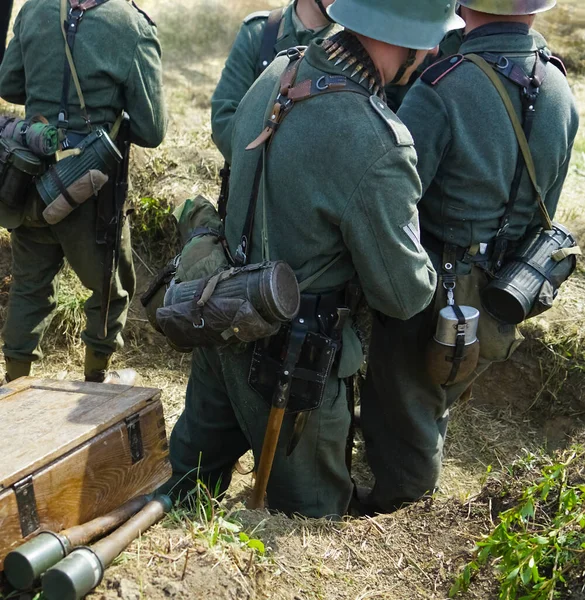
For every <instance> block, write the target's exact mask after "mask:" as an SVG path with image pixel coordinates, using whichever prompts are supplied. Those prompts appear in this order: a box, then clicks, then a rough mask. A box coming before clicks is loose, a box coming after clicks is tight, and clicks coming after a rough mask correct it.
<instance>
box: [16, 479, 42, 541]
mask: <svg viewBox="0 0 585 600" xmlns="http://www.w3.org/2000/svg"><path fill="white" fill-rule="evenodd" d="M12 489H13V490H14V495H15V496H16V505H17V506H18V516H19V518H20V530H21V532H22V537H27V536H28V535H30V534H31V533H33V532H34V531H36V530H37V529H38V528H39V527H40V526H41V524H40V521H39V514H38V511H37V501H36V498H35V488H34V485H33V478H32V475H29V476H28V477H25V478H24V479H21V480H20V481H19V482H18V483H15V484H14V485H13V486H12Z"/></svg>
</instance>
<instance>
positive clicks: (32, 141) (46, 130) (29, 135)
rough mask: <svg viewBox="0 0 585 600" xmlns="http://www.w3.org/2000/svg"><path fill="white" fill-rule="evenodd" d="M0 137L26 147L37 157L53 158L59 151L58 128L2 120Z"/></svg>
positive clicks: (6, 119)
mask: <svg viewBox="0 0 585 600" xmlns="http://www.w3.org/2000/svg"><path fill="white" fill-rule="evenodd" d="M0 135H1V136H2V137H3V138H6V139H12V140H14V141H16V142H18V143H19V144H22V145H23V146H26V147H27V148H28V149H29V150H30V151H31V152H34V153H35V154H36V155H37V156H41V157H43V156H52V155H53V154H55V152H57V150H58V149H59V134H58V132H57V128H56V127H54V126H53V125H48V124H46V123H41V122H31V121H25V120H23V119H14V118H10V117H1V118H0Z"/></svg>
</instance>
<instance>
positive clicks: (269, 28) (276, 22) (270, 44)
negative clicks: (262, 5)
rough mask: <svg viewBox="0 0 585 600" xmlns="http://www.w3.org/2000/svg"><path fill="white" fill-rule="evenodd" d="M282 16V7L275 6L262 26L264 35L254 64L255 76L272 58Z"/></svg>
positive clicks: (258, 74) (261, 71)
mask: <svg viewBox="0 0 585 600" xmlns="http://www.w3.org/2000/svg"><path fill="white" fill-rule="evenodd" d="M283 16H284V8H277V9H275V10H272V11H270V13H269V14H268V20H267V21H266V26H265V27H264V35H263V36H262V44H261V46H260V54H259V56H258V64H257V66H256V77H259V76H260V75H261V74H262V73H263V72H264V70H265V69H266V68H267V67H268V65H269V64H270V63H271V62H272V61H273V60H274V54H275V52H274V47H275V46H276V42H277V40H278V31H279V29H280V23H281V22H282V17H283Z"/></svg>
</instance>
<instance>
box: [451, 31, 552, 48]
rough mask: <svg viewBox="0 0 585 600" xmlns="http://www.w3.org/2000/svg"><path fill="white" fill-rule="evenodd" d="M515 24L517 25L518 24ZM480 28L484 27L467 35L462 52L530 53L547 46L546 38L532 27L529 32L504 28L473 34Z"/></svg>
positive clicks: (462, 45)
mask: <svg viewBox="0 0 585 600" xmlns="http://www.w3.org/2000/svg"><path fill="white" fill-rule="evenodd" d="M507 25H509V24H507ZM514 25H515V26H517V25H518V24H514ZM479 29H483V28H481V27H480V28H478V29H477V30H474V31H472V32H471V33H470V34H469V35H467V36H465V38H464V40H463V44H461V48H460V49H459V53H460V54H471V53H473V52H497V53H499V54H506V53H519V54H529V53H531V52H536V51H538V50H541V49H543V48H546V40H545V39H544V38H543V37H542V35H540V33H538V32H537V31H534V29H530V30H529V31H528V32H527V33H521V32H518V31H511V30H504V29H502V30H501V31H500V32H497V31H491V30H490V31H489V32H488V33H487V34H483V35H482V34H481V32H480V35H476V36H473V35H472V34H473V33H474V32H475V31H479ZM470 35H471V37H470Z"/></svg>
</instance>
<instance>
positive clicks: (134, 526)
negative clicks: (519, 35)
mask: <svg viewBox="0 0 585 600" xmlns="http://www.w3.org/2000/svg"><path fill="white" fill-rule="evenodd" d="M171 508H172V502H171V500H170V498H169V497H168V496H156V498H155V499H154V500H152V501H151V502H149V503H148V504H147V505H146V506H145V507H144V508H143V509H142V510H141V511H140V512H139V513H137V514H136V515H134V516H133V517H132V518H131V519H130V520H129V521H128V522H126V523H125V524H124V525H122V526H121V527H120V528H119V529H117V530H116V531H115V532H114V533H112V534H110V535H109V536H108V537H106V538H104V539H102V540H100V541H99V542H97V543H96V544H94V545H93V546H91V547H90V548H77V549H76V550H74V551H73V552H71V554H70V555H69V556H67V557H66V558H64V559H63V560H62V561H61V562H59V563H57V564H56V565H55V566H54V567H52V568H50V569H49V570H48V571H47V572H46V573H45V574H44V575H43V579H42V584H43V594H44V595H45V597H46V598H47V600H80V599H81V598H83V597H84V596H85V595H86V594H89V592H91V590H93V589H94V588H95V587H97V586H98V585H99V584H100V582H101V580H102V578H103V576H104V571H105V570H106V568H107V567H108V566H109V565H110V564H111V563H112V561H113V560H114V559H115V558H116V557H117V556H118V555H119V554H120V553H121V552H123V551H124V550H125V549H126V548H127V547H128V546H129V544H130V543H131V542H133V541H134V540H135V539H136V538H137V537H138V536H140V535H141V534H142V533H144V532H145V531H146V530H147V529H148V528H149V527H151V526H152V525H154V524H155V523H157V522H158V521H160V520H161V519H162V518H163V516H164V515H165V513H167V512H169V511H170V510H171Z"/></svg>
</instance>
